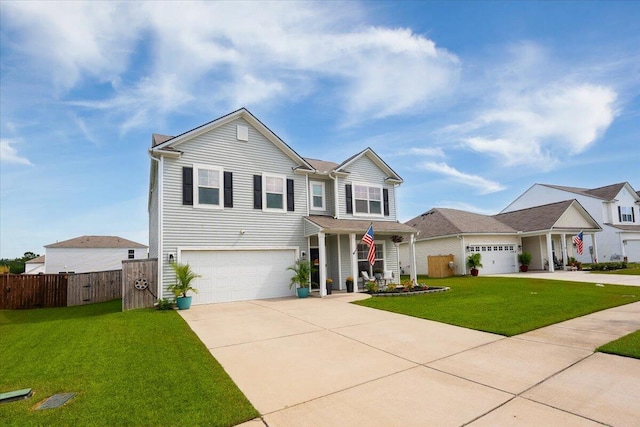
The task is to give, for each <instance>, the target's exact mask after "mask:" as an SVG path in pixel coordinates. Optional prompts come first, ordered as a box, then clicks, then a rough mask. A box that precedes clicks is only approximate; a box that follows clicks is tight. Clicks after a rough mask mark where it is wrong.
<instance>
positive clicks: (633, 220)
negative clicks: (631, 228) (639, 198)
mask: <svg viewBox="0 0 640 427" xmlns="http://www.w3.org/2000/svg"><path fill="white" fill-rule="evenodd" d="M631 222H636V210H635V209H634V208H633V206H631Z"/></svg>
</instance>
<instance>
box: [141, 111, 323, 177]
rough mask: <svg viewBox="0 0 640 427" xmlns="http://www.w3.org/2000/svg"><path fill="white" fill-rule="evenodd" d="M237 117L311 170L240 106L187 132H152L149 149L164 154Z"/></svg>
mask: <svg viewBox="0 0 640 427" xmlns="http://www.w3.org/2000/svg"><path fill="white" fill-rule="evenodd" d="M238 118H243V119H245V120H246V121H247V122H249V123H250V124H251V125H252V126H253V127H254V128H255V129H257V130H258V132H260V133H261V134H262V135H263V136H264V137H265V138H267V139H268V140H269V141H271V142H272V143H273V144H274V145H275V146H276V147H278V148H280V150H282V152H284V153H285V154H286V155H287V156H288V157H289V158H291V159H292V160H293V161H294V162H296V163H297V164H298V165H299V166H300V167H302V168H303V169H309V170H313V167H312V166H311V165H310V164H309V163H308V162H307V161H306V160H305V159H303V158H302V157H301V156H300V155H299V154H298V153H296V152H295V151H294V150H293V149H292V148H291V147H289V146H288V145H287V144H286V143H285V142H284V141H283V140H282V139H280V137H279V136H278V135H276V134H275V133H273V131H271V129H269V128H268V127H267V126H266V125H265V124H264V123H262V122H261V121H260V120H258V118H257V117H256V116H254V115H253V114H251V112H250V111H249V110H247V109H246V108H244V107H242V108H240V109H238V110H236V111H233V112H231V113H229V114H226V115H224V116H222V117H219V118H217V119H215V120H212V121H210V122H208V123H205V124H203V125H200V126H198V127H196V128H193V129H191V130H189V131H187V132H184V133H182V134H180V135H178V136H175V137H169V139H164V138H167V135H160V134H154V136H153V138H152V144H153V143H155V142H158V143H157V144H156V145H153V146H152V147H151V149H150V150H149V151H150V153H151V154H153V153H158V154H163V152H164V153H165V154H166V152H167V151H174V152H176V151H177V148H176V147H177V146H179V145H180V144H182V143H183V142H185V141H188V140H190V139H192V138H194V137H196V136H198V135H201V134H203V133H206V132H209V131H210V130H213V129H215V128H217V127H220V126H222V125H225V124H227V123H229V122H231V121H233V120H236V119H238Z"/></svg>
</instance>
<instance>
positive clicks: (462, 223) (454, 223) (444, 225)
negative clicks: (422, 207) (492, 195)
mask: <svg viewBox="0 0 640 427" xmlns="http://www.w3.org/2000/svg"><path fill="white" fill-rule="evenodd" d="M405 224H407V225H410V226H411V227H415V228H417V229H418V230H419V231H420V234H419V235H418V239H427V238H430V237H440V236H449V235H455V234H464V233H506V234H513V233H515V232H516V230H514V229H513V228H511V227H510V226H508V225H506V224H504V223H502V222H500V221H498V220H496V219H495V218H493V217H491V216H488V215H481V214H476V213H473V212H467V211H461V210H458V209H449V208H433V209H431V210H430V211H427V212H425V213H423V214H422V215H418V216H417V217H415V218H413V219H410V220H409V221H407V222H405Z"/></svg>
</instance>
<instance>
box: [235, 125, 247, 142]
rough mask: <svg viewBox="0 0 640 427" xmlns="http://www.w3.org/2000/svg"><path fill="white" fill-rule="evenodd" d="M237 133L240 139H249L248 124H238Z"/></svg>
mask: <svg viewBox="0 0 640 427" xmlns="http://www.w3.org/2000/svg"><path fill="white" fill-rule="evenodd" d="M236 133H237V138H238V141H249V128H248V127H246V126H242V125H238V126H237V127H236Z"/></svg>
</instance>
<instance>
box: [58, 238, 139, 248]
mask: <svg viewBox="0 0 640 427" xmlns="http://www.w3.org/2000/svg"><path fill="white" fill-rule="evenodd" d="M147 247H148V246H146V245H143V244H141V243H136V242H133V241H131V240H127V239H123V238H122V237H118V236H80V237H76V238H74V239H69V240H64V241H62V242H56V243H52V244H50V245H45V248H84V249H89V248H91V249H97V248H98V249H103V248H122V249H132V248H147Z"/></svg>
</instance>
